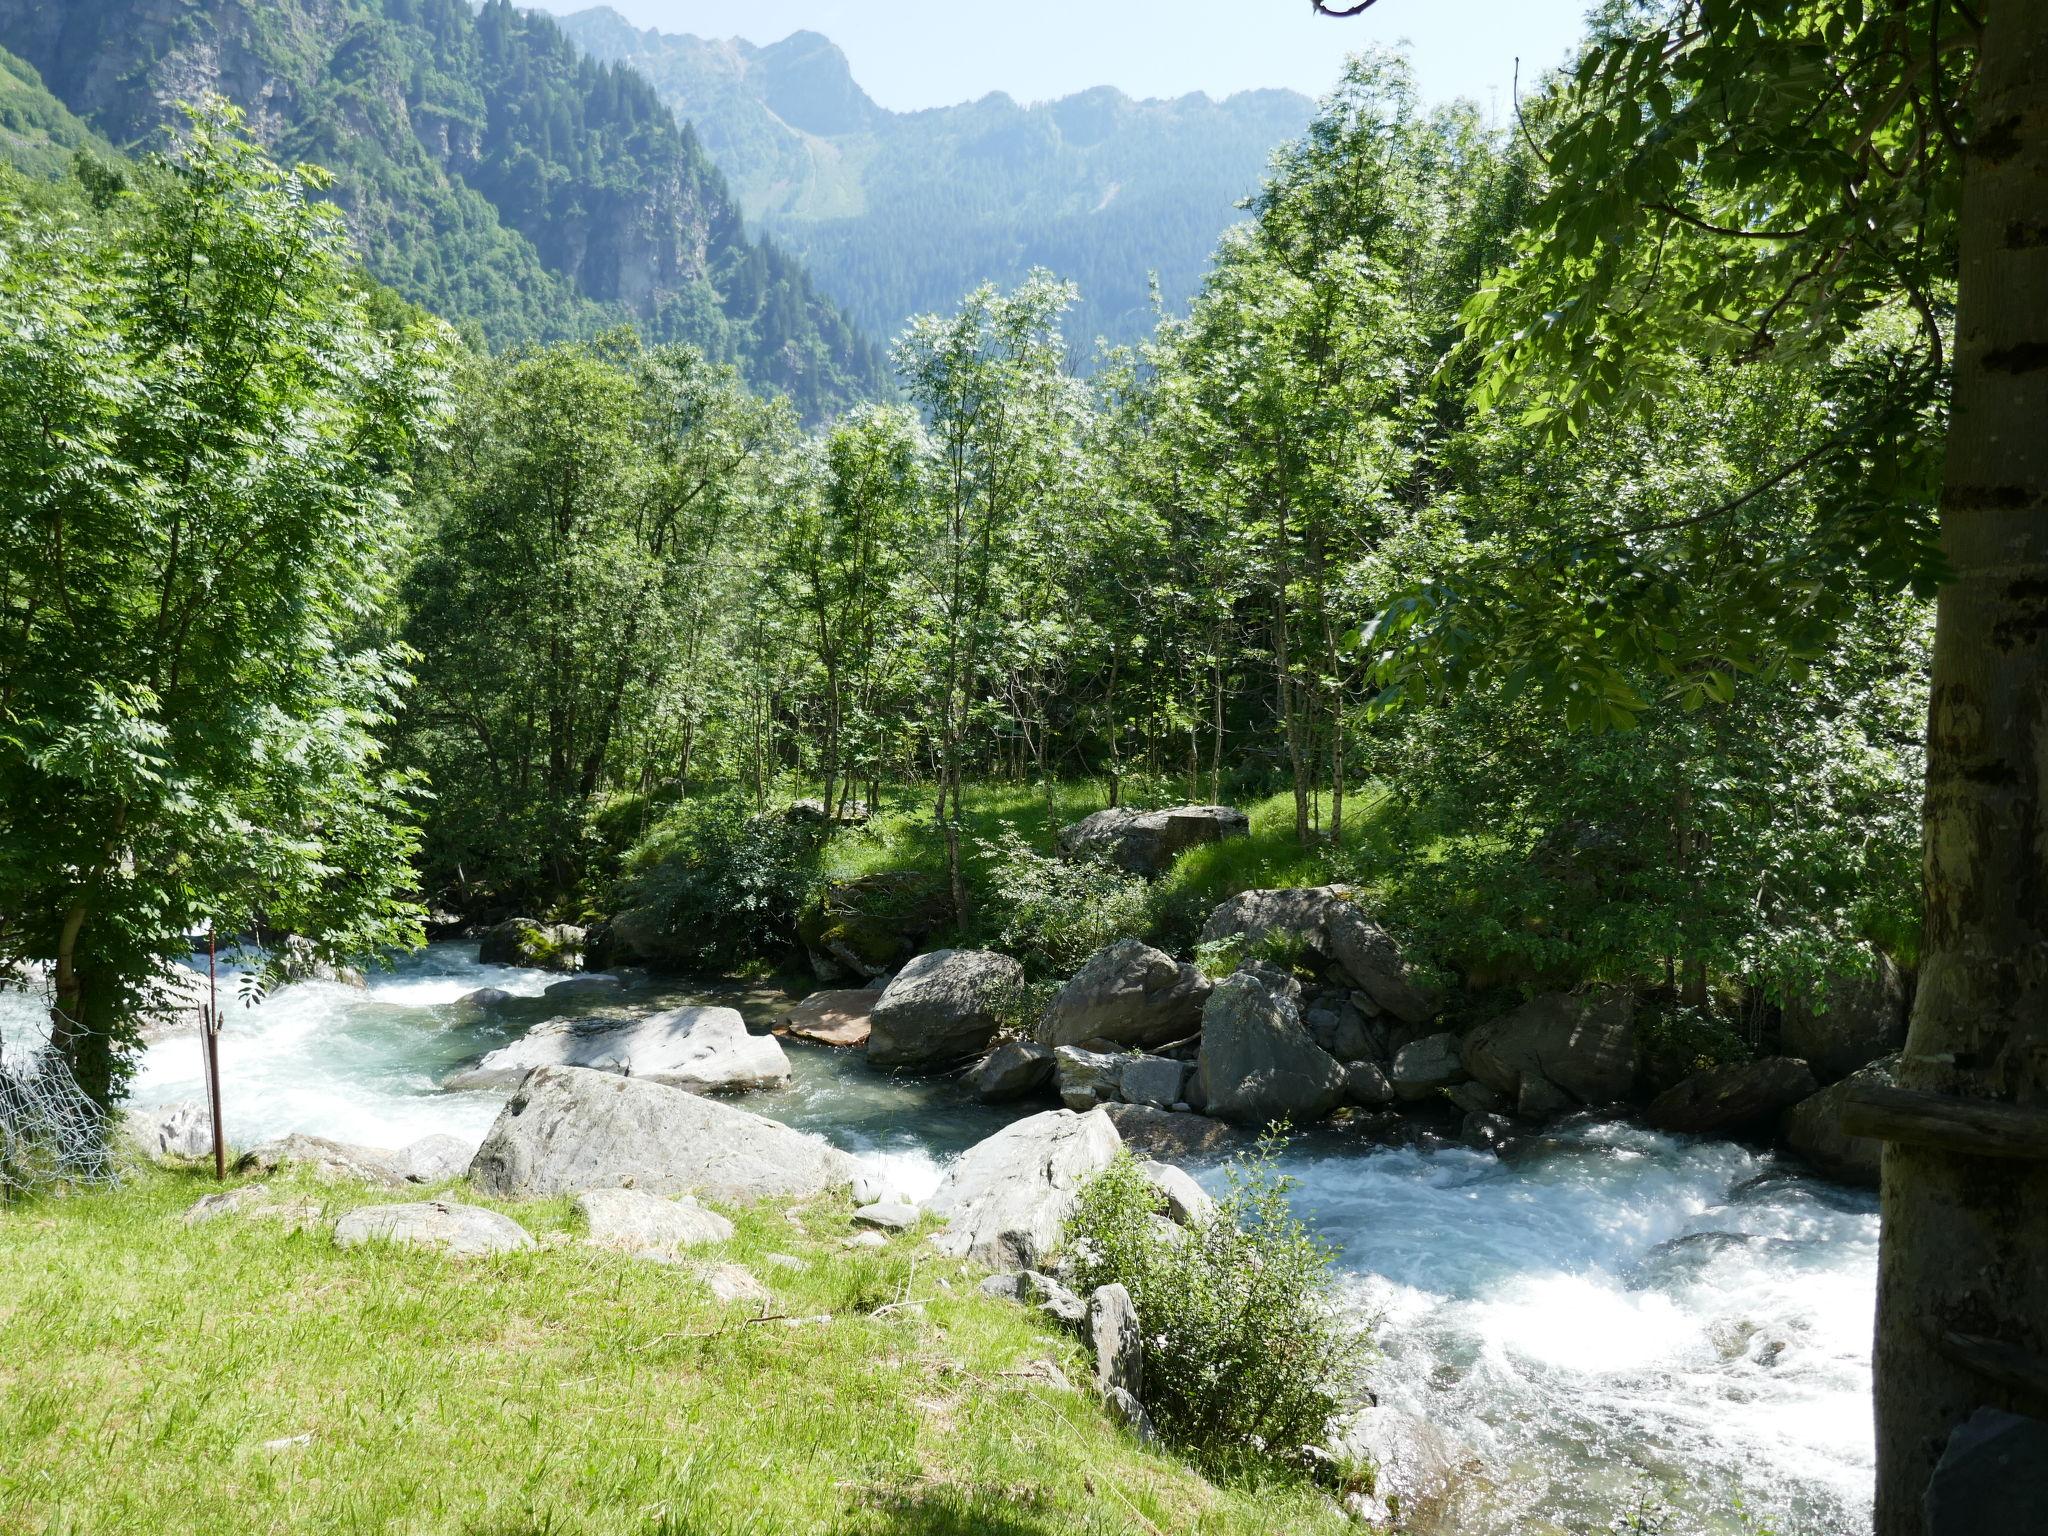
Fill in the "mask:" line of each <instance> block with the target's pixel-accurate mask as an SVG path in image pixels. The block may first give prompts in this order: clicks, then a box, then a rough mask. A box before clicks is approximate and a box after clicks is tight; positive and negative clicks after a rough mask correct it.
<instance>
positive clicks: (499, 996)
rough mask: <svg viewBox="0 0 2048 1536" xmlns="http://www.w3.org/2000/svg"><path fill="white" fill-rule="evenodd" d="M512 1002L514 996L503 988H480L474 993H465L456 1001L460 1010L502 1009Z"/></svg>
mask: <svg viewBox="0 0 2048 1536" xmlns="http://www.w3.org/2000/svg"><path fill="white" fill-rule="evenodd" d="M511 1001H512V994H511V993H510V992H507V991H506V990H505V989H504V988H503V987H478V988H477V989H476V990H475V991H474V992H465V993H463V994H462V996H460V997H458V998H457V999H455V1006H456V1007H458V1008H502V1007H504V1006H505V1004H507V1003H509V1002H511Z"/></svg>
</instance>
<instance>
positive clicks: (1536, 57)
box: [528, 0, 1587, 111]
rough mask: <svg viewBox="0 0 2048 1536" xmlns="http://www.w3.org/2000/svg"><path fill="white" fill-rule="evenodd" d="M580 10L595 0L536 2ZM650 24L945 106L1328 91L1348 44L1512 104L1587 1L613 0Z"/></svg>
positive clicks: (1432, 89) (1439, 89)
mask: <svg viewBox="0 0 2048 1536" xmlns="http://www.w3.org/2000/svg"><path fill="white" fill-rule="evenodd" d="M528 3H538V4H540V5H541V7H542V8H543V9H546V10H551V11H557V12H568V11H575V10H581V9H584V8H585V7H586V6H587V5H588V4H589V3H590V0H528ZM610 3H611V6H612V8H613V9H614V10H616V11H619V12H621V13H622V14H624V15H625V16H627V17H629V18H630V19H631V20H632V21H633V22H634V23H635V24H637V25H639V26H643V27H658V28H660V29H661V30H662V31H664V32H695V33H698V34H699V35H702V36H710V37H744V38H748V39H750V40H752V41H754V42H758V43H768V42H774V41H776V40H777V39H779V38H783V37H786V36H788V35H789V34H790V33H791V32H794V31H796V30H798V29H799V28H804V27H808V28H810V29H812V30H813V31H817V32H823V33H825V34H826V35H827V36H829V37H830V38H832V40H833V41H834V42H836V43H838V44H839V46H840V47H842V48H844V49H845V50H846V52H847V54H848V56H849V57H850V58H851V59H852V60H853V70H854V76H855V78H856V79H858V80H859V81H860V83H861V84H862V85H863V86H865V87H866V88H867V91H868V94H869V95H871V96H873V97H874V98H875V99H876V100H877V101H879V102H880V103H881V104H882V105H883V106H885V107H894V108H896V109H897V110H899V111H902V110H908V109H911V108H915V107H935V106H944V105H948V104H950V103H952V102H955V101H961V100H967V99H971V98H973V97H977V96H982V95H985V94H986V93H988V92H989V91H996V90H1001V91H1008V92H1009V93H1010V94H1011V95H1012V96H1015V97H1017V98H1019V99H1020V100H1024V101H1039V100H1044V99H1046V98H1049V97H1053V96H1064V95H1067V94H1069V93H1070V92H1073V91H1078V90H1085V89H1086V88H1087V87H1089V86H1091V85H1114V86H1119V87H1121V88H1122V89H1123V90H1125V91H1127V92H1129V93H1130V94H1131V95H1134V96H1178V95H1181V94H1183V93H1184V92H1188V91H1208V92H1209V93H1210V94H1211V95H1218V96H1220V95H1226V94H1228V93H1229V92H1231V91H1238V90H1244V89H1246V88H1247V87H1252V86H1270V85H1284V86H1292V87H1293V88H1294V89H1296V90H1298V91H1303V92H1306V93H1307V94H1309V95H1312V96H1313V95H1320V94H1321V93H1322V92H1323V91H1325V90H1327V89H1328V88H1329V87H1330V85H1331V84H1332V83H1333V82H1334V80H1335V79H1336V73H1337V66H1338V63H1339V61H1340V60H1341V59H1342V58H1343V56H1344V54H1345V53H1347V52H1349V51H1351V50H1354V49H1357V48H1361V47H1365V46H1367V45H1370V44H1373V43H1385V44H1391V43H1395V42H1399V41H1401V40H1402V39H1404V38H1405V39H1407V40H1408V41H1410V42H1411V43H1412V44H1413V45H1414V46H1413V57H1414V60H1415V65H1416V71H1417V73H1418V75H1419V76H1420V79H1421V83H1422V89H1423V92H1424V94H1425V95H1426V96H1428V97H1429V98H1430V99H1432V100H1437V99H1442V98H1446V97H1451V96H1470V97H1472V98H1473V99H1474V100H1475V101H1477V102H1479V104H1480V105H1481V106H1483V107H1484V106H1496V107H1499V108H1501V109H1505V107H1506V104H1507V100H1508V90H1509V83H1510V80H1511V78H1512V76H1513V73H1514V63H1515V59H1516V57H1517V56H1518V55H1519V56H1520V57H1521V59H1522V61H1523V63H1522V78H1523V80H1524V81H1527V80H1529V79H1531V78H1532V77H1533V76H1535V75H1536V74H1538V73H1540V72H1541V71H1542V70H1543V69H1545V68H1547V67H1549V66H1550V65H1552V64H1555V63H1558V62H1559V61H1560V60H1561V59H1562V58H1563V56H1564V55H1565V53H1566V51H1567V50H1568V49H1569V48H1570V46H1571V43H1572V41H1573V39H1575V38H1576V37H1577V36H1578V34H1579V30H1580V20H1581V18H1582V17H1583V16H1584V14H1585V11H1586V6H1587V0H1379V3H1378V4H1377V5H1375V6H1374V7H1373V8H1372V9H1371V10H1369V11H1367V12H1366V13H1365V14H1364V15H1363V16H1361V17H1358V18H1357V19H1356V20H1351V21H1333V20H1330V19H1328V18H1325V17H1320V16H1317V15H1315V14H1314V13H1313V12H1312V11H1311V10H1310V8H1309V0H1007V3H1000V4H998V3H991V0H981V3H979V4H977V3H974V0H610Z"/></svg>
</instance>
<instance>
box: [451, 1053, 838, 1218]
mask: <svg viewBox="0 0 2048 1536" xmlns="http://www.w3.org/2000/svg"><path fill="white" fill-rule="evenodd" d="M854 1171H855V1169H854V1162H853V1159H852V1158H850V1157H848V1156H847V1155H846V1154H845V1153H843V1152H840V1151H838V1150H837V1149H835V1148H833V1147H829V1146H827V1145H826V1144H825V1143H824V1142H822V1141H820V1140H818V1139H817V1138H816V1137H813V1136H806V1135H804V1134H802V1133H801V1132H798V1131H793V1130H791V1129H790V1128H789V1127H788V1126H786V1125H779V1124H777V1123H776V1122H775V1121H773V1120H766V1119H763V1118H762V1117H761V1116H759V1115H750V1114H748V1113H747V1112H746V1111H745V1110H743V1109H737V1108H734V1107H733V1106H732V1105H730V1104H725V1103H721V1102H720V1101H719V1100H717V1099H708V1098H704V1097H701V1096H700V1095H697V1094H694V1093H687V1092H685V1091H684V1090H682V1089H680V1088H670V1087H668V1086H666V1085H665V1084H662V1083H656V1082H649V1081H646V1080H644V1079H641V1078H631V1077H618V1076H616V1075H614V1074H612V1073H609V1072H592V1071H588V1070H585V1069H584V1068H581V1067H539V1068H536V1069H535V1070H534V1072H533V1073H532V1075H531V1076H529V1077H528V1078H527V1079H526V1081H525V1082H523V1083H521V1084H520V1085H519V1088H518V1089H517V1090H516V1091H515V1092H514V1093H513V1095H512V1097H511V1099H510V1100H509V1101H508V1102H507V1103H506V1105H505V1107H504V1109H502V1110H500V1111H499V1113H498V1118H497V1121H496V1123H495V1124H493V1125H492V1127H491V1131H490V1134H489V1135H488V1136H486V1137H485V1138H484V1144H483V1146H481V1147H480V1148H478V1150H477V1154H476V1160H475V1161H474V1162H473V1163H471V1164H470V1168H469V1177H470V1180H471V1182H472V1183H474V1184H475V1185H476V1186H477V1187H478V1188H479V1189H484V1190H488V1191H490V1192H491V1193H493V1194H499V1195H566V1194H574V1193H576V1192H578V1191H580V1190H586V1189H609V1188H617V1187H621V1186H627V1185H630V1186H631V1187H633V1188H636V1189H641V1190H645V1191H647V1192H648V1193H651V1194H658V1195H680V1194H697V1195H704V1196H708V1197H710V1198H711V1199H714V1200H759V1199H762V1198H764V1197H767V1196H783V1197H790V1198H804V1197H808V1196H812V1195H821V1194H824V1193H826V1192H827V1191H829V1190H835V1189H845V1188H846V1187H848V1186H849V1185H851V1184H852V1183H853V1177H854Z"/></svg>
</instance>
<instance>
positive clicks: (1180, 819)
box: [1054, 805, 1252, 1038]
mask: <svg viewBox="0 0 2048 1536" xmlns="http://www.w3.org/2000/svg"><path fill="white" fill-rule="evenodd" d="M1251 829H1252V824H1251V818H1250V817H1248V816H1246V815H1245V813H1244V812H1243V811H1240V810H1238V809H1236V808H1235V807H1234V806H1228V805H1180V806H1175V807H1173V808H1172V809H1170V810H1164V811H1134V810H1132V809H1130V808H1129V807H1128V806H1111V807H1110V808H1109V809H1108V810H1104V811H1097V812H1096V813H1095V814H1094V815H1092V816H1084V817H1082V818H1081V820H1079V821H1077V822H1075V823H1074V824H1073V825H1072V826H1067V827H1062V828H1061V829H1060V830H1059V833H1058V834H1057V836H1056V837H1055V839H1054V841H1055V843H1056V845H1057V846H1058V848H1059V850H1060V852H1061V853H1064V854H1067V855H1069V856H1072V855H1074V854H1079V853H1091V854H1098V855H1100V856H1101V857H1103V858H1105V859H1107V860H1108V861H1109V862H1110V863H1112V864H1114V865H1116V866H1117V867H1118V868H1119V869H1122V870H1125V871H1127V872H1129V873H1130V874H1134V875H1143V876H1145V877H1146V878H1147V879H1150V878H1152V877H1154V876H1157V875H1163V874H1165V873H1166V871H1167V870H1169V869H1171V868H1172V867H1173V861H1174V860H1175V859H1177V858H1179V857H1180V856H1181V854H1183V853H1185V852H1186V851H1187V850H1188V849H1190V848H1196V847H1200V846H1201V845H1202V844H1204V843H1218V842H1221V841H1223V839H1224V838H1226V837H1244V836H1246V835H1248V834H1249V833H1250V832H1251ZM1084 1038H1085V1037H1084Z"/></svg>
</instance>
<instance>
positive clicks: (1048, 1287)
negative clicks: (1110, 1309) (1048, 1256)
mask: <svg viewBox="0 0 2048 1536" xmlns="http://www.w3.org/2000/svg"><path fill="white" fill-rule="evenodd" d="M1017 1299H1018V1300H1019V1301H1021V1302H1023V1303H1024V1304H1025V1305H1026V1306H1027V1307H1036V1308H1038V1310H1039V1311H1041V1312H1043V1313H1044V1314H1045V1315H1046V1316H1047V1317H1050V1318H1051V1319H1053V1321H1054V1322H1058V1323H1064V1324H1065V1325H1066V1326H1067V1327H1069V1328H1079V1327H1080V1326H1081V1325H1082V1324H1083V1323H1084V1322H1085V1321H1087V1318H1088V1303H1087V1302H1085V1301H1083V1300H1082V1299H1081V1298H1080V1297H1078V1296H1076V1295H1075V1294H1074V1293H1073V1292H1072V1291H1070V1290H1068V1289H1067V1288H1066V1287H1065V1286H1064V1285H1061V1284H1060V1283H1059V1281H1057V1280H1055V1279H1053V1277H1052V1276H1051V1275H1046V1274H1041V1273H1039V1271H1037V1270H1035V1269H1027V1270H1025V1271H1024V1272H1023V1273H1022V1274H1021V1275H1020V1276H1019V1284H1018V1292H1017Z"/></svg>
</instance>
